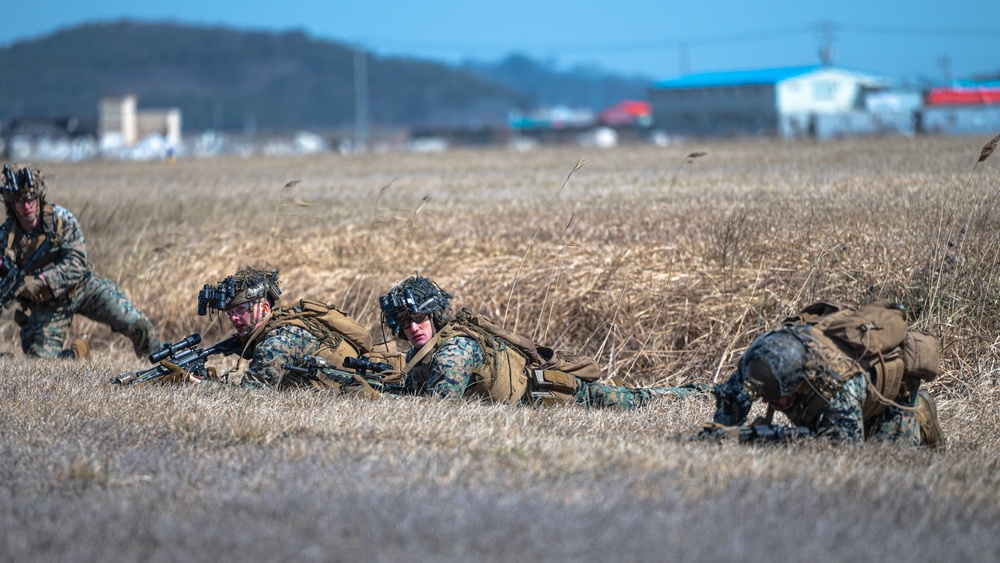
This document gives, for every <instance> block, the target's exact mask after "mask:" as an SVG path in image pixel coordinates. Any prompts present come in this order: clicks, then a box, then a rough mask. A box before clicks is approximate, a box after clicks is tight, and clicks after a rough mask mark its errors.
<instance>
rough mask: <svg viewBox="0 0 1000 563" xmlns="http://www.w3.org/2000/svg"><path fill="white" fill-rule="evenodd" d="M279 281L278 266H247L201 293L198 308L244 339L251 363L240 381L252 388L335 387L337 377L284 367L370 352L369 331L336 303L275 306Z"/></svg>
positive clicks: (244, 354) (336, 360) (337, 362)
mask: <svg viewBox="0 0 1000 563" xmlns="http://www.w3.org/2000/svg"><path fill="white" fill-rule="evenodd" d="M278 286H279V280H278V270H277V269H269V268H253V267H249V266H248V267H246V268H243V269H241V270H239V271H238V272H236V273H235V274H233V275H232V276H227V277H226V278H224V279H223V280H221V281H220V282H219V283H218V284H216V285H214V286H213V285H206V286H205V289H203V290H202V291H201V292H200V293H199V296H198V312H199V313H201V314H206V313H207V312H208V311H210V310H216V311H219V313H220V314H221V315H223V316H225V317H226V318H227V319H228V320H229V322H230V323H231V324H232V326H233V329H235V330H236V335H237V336H239V337H240V340H241V341H242V342H243V350H242V357H243V358H244V359H247V360H249V364H248V365H247V368H246V370H245V371H244V372H243V374H242V378H241V379H240V381H239V383H238V384H239V385H240V386H241V387H249V388H255V389H260V388H265V387H272V388H284V387H315V388H321V389H322V388H327V387H334V388H338V389H339V386H338V385H337V384H336V383H335V382H331V381H327V380H324V379H322V378H315V377H314V378H308V377H305V376H303V375H300V374H295V373H291V372H289V370H287V369H286V367H287V366H300V365H302V364H303V363H304V360H305V358H306V356H319V357H322V358H324V359H326V360H328V361H330V362H332V363H333V364H334V365H337V366H339V365H342V363H343V360H344V358H345V357H356V356H359V355H362V354H368V353H370V352H371V337H370V336H369V335H368V331H367V330H365V329H364V328H363V327H361V326H360V325H358V324H357V323H355V322H354V321H353V320H351V319H350V318H349V317H348V316H347V315H346V314H344V313H343V312H341V311H339V310H338V309H336V308H335V307H331V306H329V305H325V304H322V303H319V302H317V301H309V300H300V301H299V303H298V305H297V306H293V307H286V308H280V307H279V308H276V307H275V304H276V303H277V301H278V298H279V296H280V295H281V290H280V289H279V287H278ZM191 379H194V378H193V377H191Z"/></svg>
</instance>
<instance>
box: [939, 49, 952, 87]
mask: <svg viewBox="0 0 1000 563" xmlns="http://www.w3.org/2000/svg"><path fill="white" fill-rule="evenodd" d="M938 62H939V63H941V71H942V72H943V73H944V83H945V84H951V57H949V56H948V55H941V58H940V59H938Z"/></svg>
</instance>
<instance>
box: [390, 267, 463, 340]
mask: <svg viewBox="0 0 1000 563" xmlns="http://www.w3.org/2000/svg"><path fill="white" fill-rule="evenodd" d="M450 298H451V294H450V293H448V292H446V291H443V290H442V289H441V288H440V287H438V286H437V285H435V284H434V282H432V281H431V280H430V279H428V278H424V277H411V278H407V279H406V280H404V281H403V282H401V283H399V284H398V285H396V286H395V287H394V288H393V289H392V290H390V291H389V293H388V294H386V295H383V296H382V297H379V307H380V308H381V309H382V318H383V320H384V322H385V324H386V326H388V327H389V330H391V331H392V332H393V333H394V334H396V335H399V334H401V331H402V329H403V328H405V327H406V326H408V325H409V322H410V321H411V320H412V321H413V322H416V323H418V324H419V323H421V322H423V321H424V320H426V318H421V316H431V315H434V316H435V318H436V319H437V320H439V321H441V320H442V319H443V316H442V311H445V310H446V309H447V308H448V304H449V299H450Z"/></svg>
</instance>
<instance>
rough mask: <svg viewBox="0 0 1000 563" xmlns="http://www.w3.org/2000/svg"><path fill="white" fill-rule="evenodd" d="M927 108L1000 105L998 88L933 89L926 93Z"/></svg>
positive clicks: (999, 89) (999, 90)
mask: <svg viewBox="0 0 1000 563" xmlns="http://www.w3.org/2000/svg"><path fill="white" fill-rule="evenodd" d="M924 103H925V104H927V105H928V106H978V105H986V104H1000V87H984V86H980V87H974V88H961V87H959V88H933V89H931V90H930V91H929V92H927V97H926V99H925V100H924Z"/></svg>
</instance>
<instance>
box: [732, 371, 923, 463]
mask: <svg viewBox="0 0 1000 563" xmlns="http://www.w3.org/2000/svg"><path fill="white" fill-rule="evenodd" d="M744 380H745V377H744V376H743V372H742V371H740V370H737V371H735V372H733V374H732V375H731V376H730V377H729V379H728V380H727V381H726V382H725V383H724V384H722V385H720V386H719V387H718V388H717V389H718V392H719V394H720V395H721V396H724V397H730V398H735V397H739V396H741V395H742V397H743V398H742V399H738V398H736V399H734V400H736V401H740V400H742V401H747V400H748V398H747V396H746V393H745V391H744V389H743V385H744ZM869 393H870V390H869V386H868V382H867V381H866V380H865V375H864V374H858V375H856V376H854V377H852V378H850V379H848V380H847V382H846V383H844V386H843V388H841V390H840V391H839V392H838V393H836V394H834V395H833V396H832V397H831V398H830V399H829V406H828V407H827V408H825V409H824V410H823V411H822V412H821V413H820V415H819V416H818V417H817V418H816V419H815V420H814V421H811V422H808V421H800V420H792V423H793V424H798V425H803V426H805V427H806V428H808V429H809V430H810V432H811V433H813V434H816V435H817V436H823V437H825V438H829V439H830V440H832V441H835V442H847V443H850V442H853V443H861V442H864V441H872V442H878V441H887V442H898V443H903V444H911V445H914V446H916V445H920V428H919V427H918V425H917V418H916V415H915V414H914V412H913V411H905V410H901V409H899V408H897V407H895V406H892V405H889V406H888V407H886V409H885V411H883V412H882V413H881V414H879V415H876V416H874V417H871V418H870V419H868V420H865V419H864V417H863V416H862V406H863V405H864V404H865V402H866V401H867V400H868V394H869ZM916 401H917V388H915V387H914V388H906V389H904V390H902V391H901V392H900V395H899V396H897V397H896V399H895V402H897V403H899V404H901V405H903V406H906V407H914V406H915V405H916ZM746 410H749V406H748V407H747V408H746ZM745 421H746V415H745V414H744V415H742V417H741V416H739V415H736V414H734V412H733V410H732V409H727V408H724V407H720V408H719V409H718V410H716V414H715V422H717V423H719V424H722V425H725V426H736V425H739V424H743V423H744V422H745Z"/></svg>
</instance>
